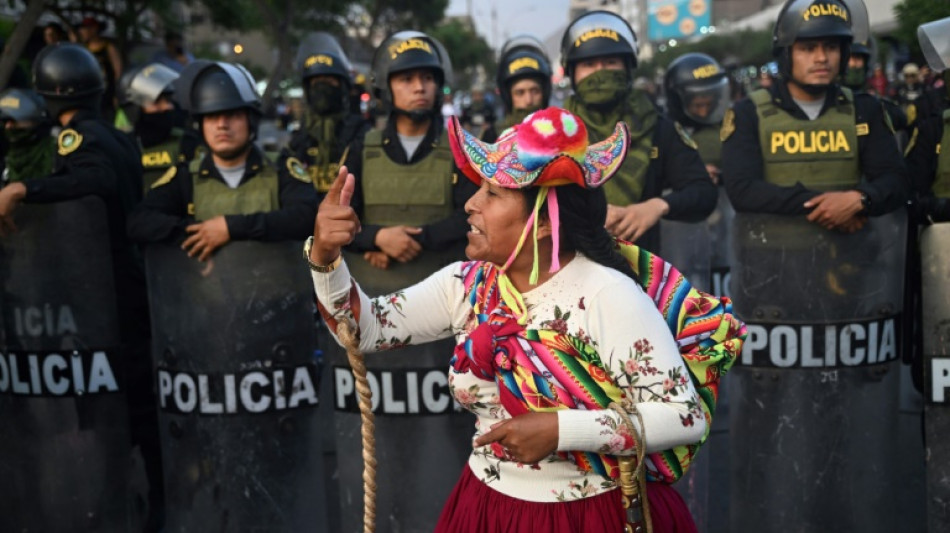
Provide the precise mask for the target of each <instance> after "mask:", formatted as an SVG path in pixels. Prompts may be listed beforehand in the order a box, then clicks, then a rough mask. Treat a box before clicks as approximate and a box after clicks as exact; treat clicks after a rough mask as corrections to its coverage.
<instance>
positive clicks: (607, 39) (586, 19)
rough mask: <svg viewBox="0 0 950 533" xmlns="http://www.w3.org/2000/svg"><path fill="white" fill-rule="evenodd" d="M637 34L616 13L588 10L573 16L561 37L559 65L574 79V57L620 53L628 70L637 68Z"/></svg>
mask: <svg viewBox="0 0 950 533" xmlns="http://www.w3.org/2000/svg"><path fill="white" fill-rule="evenodd" d="M637 47H638V45H637V35H636V33H634V31H633V28H631V27H630V24H628V23H627V21H626V20H624V19H623V18H622V17H621V16H620V15H618V14H616V13H613V12H610V11H590V12H588V13H584V14H583V15H581V16H579V17H577V18H576V19H574V22H571V24H570V25H569V26H568V27H567V29H565V30H564V36H563V37H562V38H561V66H562V67H564V73H565V74H566V75H567V76H568V77H569V78H571V81H572V83H573V79H574V66H575V65H576V64H577V62H578V61H581V60H584V59H590V58H594V57H603V56H620V57H622V58H623V60H624V63H625V64H626V66H627V68H628V69H629V70H633V69H635V68H637V50H638V48H637Z"/></svg>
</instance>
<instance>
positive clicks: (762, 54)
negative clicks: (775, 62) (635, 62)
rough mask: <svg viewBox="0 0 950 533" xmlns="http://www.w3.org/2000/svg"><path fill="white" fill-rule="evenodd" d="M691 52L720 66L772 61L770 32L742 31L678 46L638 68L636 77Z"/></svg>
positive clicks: (668, 49) (653, 70)
mask: <svg viewBox="0 0 950 533" xmlns="http://www.w3.org/2000/svg"><path fill="white" fill-rule="evenodd" d="M691 52H702V53H704V54H708V55H710V56H712V57H713V58H714V59H715V60H716V61H719V62H720V63H724V62H729V63H735V64H737V65H756V66H760V65H763V64H765V63H768V62H769V61H772V30H771V29H767V30H742V31H739V32H736V33H730V34H725V35H723V34H718V35H710V36H708V37H706V38H704V39H702V40H700V41H696V42H688V43H680V44H679V45H677V46H674V47H669V48H667V49H665V50H663V51H661V52H658V53H657V54H656V55H654V56H653V58H652V59H651V60H650V61H647V62H644V63H643V64H641V66H640V68H639V69H638V74H644V75H647V74H652V73H654V72H655V71H656V69H657V68H664V69H665V68H666V66H667V65H669V64H670V63H671V62H672V61H673V60H674V59H676V58H677V57H679V56H681V55H683V54H688V53H691Z"/></svg>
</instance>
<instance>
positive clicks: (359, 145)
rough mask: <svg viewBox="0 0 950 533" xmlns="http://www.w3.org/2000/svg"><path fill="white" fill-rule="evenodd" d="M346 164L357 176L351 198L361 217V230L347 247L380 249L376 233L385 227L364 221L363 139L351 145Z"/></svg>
mask: <svg viewBox="0 0 950 533" xmlns="http://www.w3.org/2000/svg"><path fill="white" fill-rule="evenodd" d="M364 133H365V132H364ZM360 139H362V136H360ZM345 164H346V168H347V170H348V171H349V172H350V174H353V176H355V177H356V187H355V188H354V189H353V198H352V199H351V200H350V205H351V206H353V210H354V211H356V215H357V216H358V217H360V232H359V233H357V234H356V238H355V239H353V242H351V243H350V245H349V246H347V247H346V249H347V250H349V251H352V252H370V251H379V247H378V246H376V234H377V233H379V230H381V229H382V228H383V227H382V226H379V225H376V224H367V223H366V222H363V207H364V205H363V179H362V178H363V142H362V141H361V140H355V141H353V143H352V144H351V145H350V151H349V153H348V154H347V156H346V163H345Z"/></svg>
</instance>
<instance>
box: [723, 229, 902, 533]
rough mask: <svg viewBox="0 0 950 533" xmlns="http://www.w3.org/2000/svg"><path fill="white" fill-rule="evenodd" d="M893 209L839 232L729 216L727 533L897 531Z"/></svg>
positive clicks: (896, 239) (898, 249) (897, 283)
mask: <svg viewBox="0 0 950 533" xmlns="http://www.w3.org/2000/svg"><path fill="white" fill-rule="evenodd" d="M906 223H907V222H906V215H905V213H904V211H903V210H900V211H898V212H895V213H892V214H889V215H886V216H882V217H876V218H872V219H870V221H869V222H868V224H867V225H866V226H865V227H864V228H863V229H862V230H860V231H859V232H857V233H854V234H852V235H846V234H843V233H839V232H832V231H827V230H824V229H822V228H821V227H819V226H818V225H816V224H812V223H810V222H808V221H806V220H805V218H804V217H783V216H776V215H758V214H745V213H740V214H737V215H736V217H735V221H734V231H733V246H734V257H733V262H732V297H733V302H734V309H735V312H736V314H737V315H738V316H739V317H740V318H741V319H742V320H744V321H745V322H746V324H747V326H748V331H749V335H748V338H747V339H746V342H745V346H744V348H743V354H742V357H741V360H740V361H738V362H737V364H736V367H734V368H733V370H732V373H731V374H730V377H729V380H728V383H729V385H728V386H729V387H731V390H730V393H729V394H730V398H731V407H730V409H731V411H730V434H731V435H730V438H731V449H732V461H731V479H730V489H731V494H730V496H729V501H730V504H731V505H730V522H731V529H732V530H733V531H769V530H774V529H775V528H779V529H781V530H787V531H865V532H875V531H881V532H883V531H896V530H899V529H900V528H899V527H898V524H897V517H898V515H897V513H896V512H895V503H894V490H895V487H898V486H900V478H899V471H898V470H897V469H896V468H895V466H896V465H897V464H898V463H897V462H896V461H895V460H894V458H895V456H896V454H897V453H898V449H897V443H898V431H896V428H897V418H898V389H899V372H898V371H897V370H898V366H897V365H898V361H899V359H900V353H899V352H900V349H899V347H900V342H899V341H900V339H899V333H900V316H899V312H900V309H901V306H902V290H903V275H904V264H903V262H904V249H905V248H904V241H905V239H906Z"/></svg>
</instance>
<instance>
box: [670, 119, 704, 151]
mask: <svg viewBox="0 0 950 533" xmlns="http://www.w3.org/2000/svg"><path fill="white" fill-rule="evenodd" d="M673 127H674V128H676V133H678V134H679V136H680V139H681V140H682V141H683V144H685V145H686V146H689V147H690V148H692V149H693V150H699V145H697V144H696V141H694V140H693V138H692V137H690V136H689V133H687V132H686V130H685V129H683V126H680V123H679V122H676V121H673Z"/></svg>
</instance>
